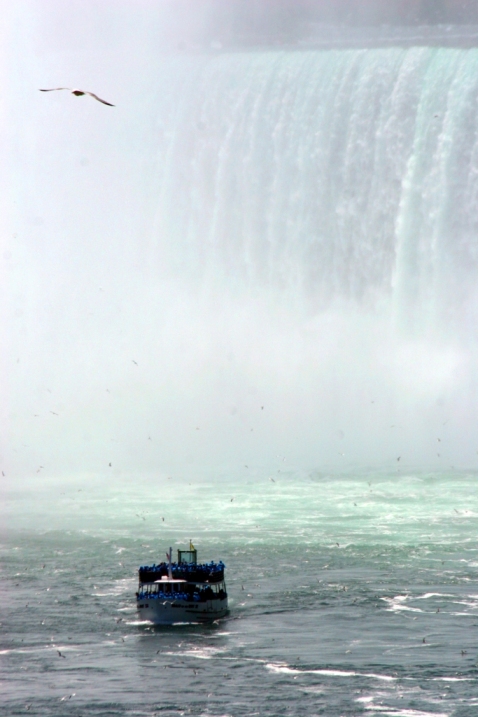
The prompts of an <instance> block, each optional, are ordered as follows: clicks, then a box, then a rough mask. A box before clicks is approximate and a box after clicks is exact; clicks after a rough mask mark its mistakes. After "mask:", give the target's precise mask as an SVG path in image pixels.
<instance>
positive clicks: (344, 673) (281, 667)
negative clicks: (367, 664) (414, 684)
mask: <svg viewBox="0 0 478 717" xmlns="http://www.w3.org/2000/svg"><path fill="white" fill-rule="evenodd" d="M266 668H267V669H268V670H270V671H271V672H282V673H285V674H291V675H324V676H325V677H370V678H371V679H374V680H384V681H386V682H393V681H395V680H396V679H397V678H396V677H391V676H390V675H377V674H376V673H374V672H355V671H354V670H325V669H319V670H298V669H297V668H294V667H289V666H288V665H285V664H277V663H272V662H269V663H267V664H266Z"/></svg>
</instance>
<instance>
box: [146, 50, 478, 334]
mask: <svg viewBox="0 0 478 717" xmlns="http://www.w3.org/2000/svg"><path fill="white" fill-rule="evenodd" d="M477 70H478V52H477V51H476V50H450V49H430V48H412V49H399V48H396V49H374V50H347V51H305V52H272V51H269V52H251V53H236V54H234V53H232V54H222V55H216V56H214V55H212V56H201V57H180V58H178V57H176V58H173V59H170V60H169V61H166V62H165V64H164V66H163V68H162V69H161V72H160V73H159V83H158V85H159V89H158V104H159V109H158V126H157V131H158V137H159V149H158V166H159V167H160V168H161V170H160V171H161V178H160V180H159V186H158V204H159V210H158V224H157V228H156V232H157V236H158V237H161V239H160V240H159V241H160V243H162V244H165V245H166V246H171V245H172V246H173V247H174V250H173V254H172V255H170V256H169V260H170V261H171V262H172V265H175V266H176V267H177V268H180V269H181V271H185V272H186V273H188V275H190V276H195V277H196V278H197V277H198V276H200V277H201V278H203V279H204V278H206V277H207V279H208V281H210V280H211V277H216V278H217V276H218V275H222V276H223V278H225V279H226V280H227V282H228V283H229V284H230V285H233V286H234V287H236V289H238V288H240V287H249V288H250V287H257V286H260V287H262V288H263V289H265V288H267V289H268V290H270V291H271V292H281V294H282V296H286V297H287V300H288V301H290V302H293V303H297V302H300V303H301V305H302V306H305V307H306V309H307V311H308V312H312V313H316V312H320V311H321V310H323V309H324V308H326V307H327V306H329V305H330V304H331V303H333V302H334V301H337V300H340V301H346V302H351V303H352V304H354V305H360V306H362V307H367V308H368V309H370V310H371V311H373V310H374V308H375V307H376V306H377V304H383V302H387V303H388V304H389V306H390V309H391V311H392V312H393V314H394V316H395V318H396V319H397V320H398V321H399V323H400V324H401V325H402V327H403V324H404V323H405V324H408V328H409V329H412V330H414V331H416V332H418V333H420V332H423V331H424V330H425V331H426V330H428V329H429V328H430V327H431V326H435V327H437V326H438V327H440V328H444V327H445V326H447V327H448V328H451V327H454V328H451V330H452V331H460V330H461V329H463V317H464V316H465V317H468V318H469V320H470V321H472V320H475V319H476V318H477V314H476V279H475V276H476V268H477V259H478V242H477V237H478V235H477V228H478V215H477V213H476V196H477V192H478V163H477V162H478V155H477V152H478V143H477V129H478V122H477V119H476V118H477V101H478V72H477ZM457 322H458V323H459V326H457Z"/></svg>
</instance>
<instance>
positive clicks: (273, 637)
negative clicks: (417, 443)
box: [1, 459, 478, 717]
mask: <svg viewBox="0 0 478 717" xmlns="http://www.w3.org/2000/svg"><path fill="white" fill-rule="evenodd" d="M280 465H281V466H282V467H281V468H279V466H280ZM286 465H287V464H286V462H285V461H281V460H280V459H278V465H276V466H275V467H274V468H273V470H272V471H271V472H268V471H266V470H262V469H253V467H252V466H251V467H249V468H246V467H244V468H243V470H242V475H241V476H238V475H236V476H234V477H233V478H231V477H230V476H229V477H228V476H215V478H214V480H212V479H211V478H208V477H207V476H203V477H199V478H198V476H197V475H195V476H194V477H193V476H191V477H182V478H181V477H177V476H175V475H172V477H171V478H170V479H168V478H167V476H165V477H164V478H163V479H158V478H153V477H150V478H149V479H148V478H143V479H142V480H138V479H135V480H133V479H132V480H131V481H130V482H127V481H125V482H124V483H123V484H122V485H119V486H118V485H113V483H112V482H111V479H110V478H108V476H103V477H102V479H101V480H99V479H98V480H96V481H94V482H93V481H91V482H88V481H86V480H83V481H78V482H76V483H75V482H74V480H73V479H72V480H71V481H70V482H67V481H65V483H63V487H58V486H54V485H51V486H50V487H49V488H45V487H43V488H32V489H31V491H30V492H29V493H28V495H25V494H16V493H15V492H14V490H13V489H12V490H11V491H10V492H9V493H8V494H7V495H5V496H4V498H5V501H4V504H5V509H6V510H5V514H6V521H5V526H4V527H5V530H4V531H3V536H2V545H1V553H2V563H3V579H2V582H1V593H2V595H1V606H2V607H1V611H2V614H1V662H2V668H1V677H2V693H3V698H2V699H3V704H4V709H5V714H9V715H17V714H18V715H20V714H27V713H29V714H35V715H62V716H63V715H168V716H170V715H171V717H172V716H173V715H174V716H175V715H181V714H186V715H187V714H191V715H205V716H206V715H230V716H231V717H239V716H241V715H297V716H299V715H300V716H302V715H327V717H343V716H345V715H347V716H349V715H350V716H352V715H363V714H373V715H378V716H381V715H393V716H394V717H395V716H397V717H425V716H427V717H428V715H430V716H431V715H441V716H442V717H444V716H445V715H446V716H447V717H452V716H453V717H465V716H468V715H470V716H471V715H475V714H477V710H478V691H477V683H478V668H477V658H478V654H477V648H476V642H477V641H476V634H477V633H476V629H477V627H478V585H477V584H476V573H477V568H478V552H477V549H478V544H477V539H476V535H477V528H478V505H477V499H476V480H477V475H476V474H471V473H469V474H468V473H457V472H456V473H453V474H451V473H450V474H440V475H437V474H414V473H407V472H406V471H405V470H402V471H401V472H399V471H398V470H397V471H396V472H395V473H392V472H390V473H384V472H382V473H377V472H370V473H362V474H360V475H357V474H352V473H350V474H347V475H335V476H334V475H326V474H321V473H318V472H317V473H314V472H311V473H309V474H308V473H299V472H297V471H294V470H291V469H287V468H286ZM271 478H273V479H274V481H272V480H271ZM189 480H191V483H192V484H189ZM231 499H232V500H231ZM163 518H164V521H163ZM189 538H192V539H193V541H194V543H195V544H196V547H197V548H198V550H199V557H200V559H204V560H208V559H212V558H214V559H219V558H222V559H223V560H224V561H225V563H226V565H227V584H228V591H229V596H230V608H231V612H230V616H229V618H228V619H226V620H223V621H221V622H220V623H219V624H214V625H212V626H176V627H171V628H152V627H150V626H149V625H148V624H146V623H144V622H141V621H139V620H138V618H137V615H136V610H135V606H134V592H135V587H136V569H137V567H138V566H139V565H140V564H141V563H144V562H148V561H151V560H153V559H156V560H161V559H162V558H163V557H164V553H165V551H166V549H167V547H168V546H169V545H170V544H172V545H173V546H174V547H176V546H180V545H181V544H183V545H184V544H185V543H186V542H187V540H188V539H189ZM58 651H60V652H61V655H62V656H61V657H60V655H59V653H58Z"/></svg>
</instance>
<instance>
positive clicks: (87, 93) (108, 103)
mask: <svg viewBox="0 0 478 717" xmlns="http://www.w3.org/2000/svg"><path fill="white" fill-rule="evenodd" d="M57 90H69V91H70V92H71V94H72V95H76V97H81V96H82V95H90V97H93V98H94V99H95V100H98V102H102V103H103V104H104V105H108V106H109V107H114V105H112V104H111V102H107V101H106V100H102V99H101V97H98V95H95V94H94V92H84V91H83V90H72V89H71V87H52V88H51V89H48V90H40V92H56V91H57Z"/></svg>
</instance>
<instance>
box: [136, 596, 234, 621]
mask: <svg viewBox="0 0 478 717" xmlns="http://www.w3.org/2000/svg"><path fill="white" fill-rule="evenodd" d="M137 607H138V613H139V617H141V618H142V619H143V620H148V621H149V622H152V623H154V624H155V625H174V624H175V623H182V624H184V623H201V622H213V621H214V620H218V619H219V618H222V617H225V616H226V615H227V613H228V612H229V611H228V607H227V597H226V598H224V599H223V600H217V599H216V600H207V601H206V602H200V603H197V602H187V601H183V600H174V601H172V602H170V601H169V600H165V601H163V600H158V599H143V600H138V605H137Z"/></svg>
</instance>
